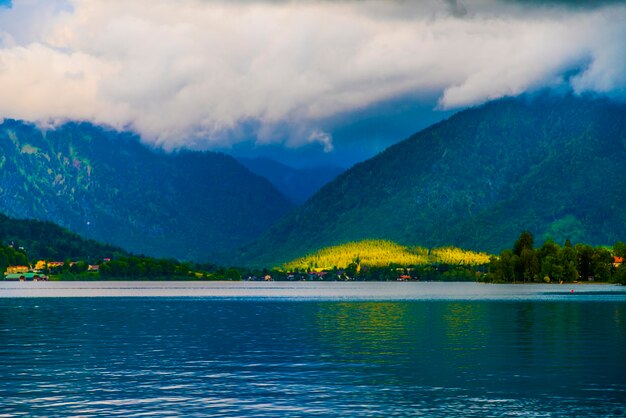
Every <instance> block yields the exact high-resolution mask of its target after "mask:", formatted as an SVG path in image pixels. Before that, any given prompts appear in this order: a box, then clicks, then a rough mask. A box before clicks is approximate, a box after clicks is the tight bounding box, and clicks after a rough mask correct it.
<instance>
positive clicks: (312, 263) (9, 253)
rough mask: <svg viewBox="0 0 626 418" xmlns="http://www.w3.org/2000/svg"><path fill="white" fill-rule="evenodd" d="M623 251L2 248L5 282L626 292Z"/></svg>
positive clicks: (525, 236)
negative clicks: (267, 253) (231, 259)
mask: <svg viewBox="0 0 626 418" xmlns="http://www.w3.org/2000/svg"><path fill="white" fill-rule="evenodd" d="M624 257H626V244H624V243H622V242H617V243H615V244H614V245H613V247H603V246H596V247H593V246H590V245H587V244H576V245H572V244H571V243H570V242H569V240H568V241H566V242H565V243H564V244H563V245H559V244H558V243H555V242H554V241H552V240H550V239H548V240H546V241H545V242H543V244H542V245H541V246H537V247H535V246H534V237H533V235H532V234H531V233H530V232H528V231H524V232H522V233H521V234H520V236H519V238H518V239H517V240H516V241H515V243H514V245H513V247H512V248H511V249H506V250H504V251H502V252H501V253H500V254H499V255H489V254H486V253H480V252H474V251H468V250H463V249H460V248H455V247H442V248H433V249H426V248H422V247H416V246H402V245H399V244H397V243H394V242H390V241H384V240H364V241H360V242H350V243H346V244H342V245H337V246H332V247H327V248H323V249H321V250H319V251H316V252H313V253H311V254H309V255H307V256H305V257H301V258H298V259H295V260H293V261H291V262H288V263H284V264H282V265H281V266H279V267H274V268H256V269H255V268H242V267H224V266H218V265H215V264H210V263H190V262H181V261H177V260H173V259H156V258H151V257H144V256H132V255H128V256H126V255H124V256H118V257H115V258H100V259H97V260H83V259H73V260H72V259H67V260H64V261H52V260H32V261H31V260H29V259H28V257H27V253H26V251H25V250H24V249H23V248H14V247H13V246H2V247H0V268H1V269H3V271H5V280H33V278H34V279H35V280H37V279H41V280H47V279H50V280H250V281H269V280H272V281H273V280H286V281H349V280H357V281H478V282H489V283H572V282H591V281H592V282H605V283H621V284H626V265H624V263H623V260H624Z"/></svg>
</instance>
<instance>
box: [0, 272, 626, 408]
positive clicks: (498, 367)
mask: <svg viewBox="0 0 626 418" xmlns="http://www.w3.org/2000/svg"><path fill="white" fill-rule="evenodd" d="M571 290H574V292H571ZM625 290H626V289H624V288H623V287H617V286H589V285H584V286H569V287H562V286H554V285H553V286H489V285H476V284H456V283H446V284H440V283H340V284H332V283H302V284H299V283H271V284H264V283H254V284H250V283H236V284H233V283H211V284H207V283H204V284H203V283H180V282H179V283H145V282H144V283H119V282H118V283H116V282H109V283H69V282H65V283H0V416H1V417H4V416H68V415H71V416H116V415H117V416H125V417H126V416H147V415H155V416H209V415H210V416H242V415H251V416H336V415H343V416H393V415H398V416H407V415H418V416H452V415H457V416H458V415H462V416H477V417H483V416H626V293H625V292H624V291H625ZM32 296H39V297H32ZM45 296H48V297H45ZM86 296H90V297H86ZM93 296H108V297H93ZM146 296H147V297H146Z"/></svg>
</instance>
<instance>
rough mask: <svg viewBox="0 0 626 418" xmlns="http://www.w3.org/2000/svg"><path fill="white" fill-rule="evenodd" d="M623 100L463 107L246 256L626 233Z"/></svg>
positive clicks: (350, 177) (324, 194) (275, 258)
mask: <svg viewBox="0 0 626 418" xmlns="http://www.w3.org/2000/svg"><path fill="white" fill-rule="evenodd" d="M625 162H626V104H623V103H622V104H620V103H615V102H611V101H609V100H605V99H592V98H580V97H573V96H566V97H552V96H542V97H535V98H516V99H503V100H498V101H494V102H491V103H488V104H486V105H483V106H480V107H477V108H474V109H469V110H466V111H462V112H459V113H458V114H456V115H454V116H453V117H451V118H450V119H448V120H446V121H443V122H440V123H438V124H436V125H433V126H432V127H430V128H428V129H425V130H423V131H421V132H419V133H417V134H415V135H414V136H412V137H411V138H409V139H407V140H405V141H403V142H401V143H398V144H396V145H394V146H392V147H390V148H389V149H387V150H386V151H384V152H382V153H381V154H379V155H378V156H376V157H374V158H372V159H370V160H368V161H365V162H363V163H360V164H357V165H356V166H354V167H353V168H352V169H350V170H348V171H347V172H345V173H344V174H342V175H340V176H339V177H338V178H337V179H336V180H335V181H333V182H331V183H330V184H328V185H327V186H325V187H324V188H322V189H321V190H320V191H319V192H318V193H317V194H316V195H315V196H313V197H312V198H311V199H310V200H309V201H308V202H307V203H306V204H305V205H304V206H303V207H301V208H298V209H297V210H295V211H294V212H292V213H291V214H290V215H289V216H287V217H286V218H284V219H283V220H282V221H281V222H280V223H279V224H277V225H275V226H274V227H273V228H271V229H270V230H269V231H268V232H267V233H266V234H264V235H263V236H262V237H261V238H260V239H259V240H258V241H257V242H256V243H255V244H253V245H250V246H248V247H247V248H245V249H244V250H243V251H242V252H241V260H240V262H242V263H244V262H248V263H250V264H257V265H259V264H261V265H262V264H266V265H267V264H280V263H283V262H286V261H287V260H291V259H294V258H296V257H301V256H302V255H303V254H308V253H311V252H312V251H315V250H318V249H320V248H323V247H326V246H330V245H335V244H340V243H344V242H349V241H358V240H363V239H387V240H392V241H395V242H398V243H399V244H402V245H409V244H411V243H420V245H424V246H427V247H438V246H447V245H454V246H457V247H461V248H468V249H473V250H478V251H486V252H490V253H498V252H500V251H501V250H502V249H504V248H505V247H506V246H507V245H508V243H510V242H512V241H514V240H515V238H516V235H517V234H518V233H519V231H521V230H525V229H528V230H530V231H531V232H532V233H533V234H534V235H535V236H536V237H537V238H538V241H539V242H541V241H542V240H544V239H546V238H547V237H552V238H553V239H554V240H555V241H556V242H564V240H565V239H567V238H569V239H571V240H572V241H573V242H579V241H585V242H587V243H590V244H592V245H598V244H610V243H613V242H615V241H618V240H620V239H623V238H624V237H625V236H626V164H625Z"/></svg>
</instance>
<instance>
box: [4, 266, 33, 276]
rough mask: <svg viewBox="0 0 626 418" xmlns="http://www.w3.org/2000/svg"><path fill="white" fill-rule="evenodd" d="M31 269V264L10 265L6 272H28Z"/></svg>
mask: <svg viewBox="0 0 626 418" xmlns="http://www.w3.org/2000/svg"><path fill="white" fill-rule="evenodd" d="M29 271H30V266H9V267H7V271H6V273H5V274H20V273H28V272H29Z"/></svg>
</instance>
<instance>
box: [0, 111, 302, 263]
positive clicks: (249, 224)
mask: <svg viewBox="0 0 626 418" xmlns="http://www.w3.org/2000/svg"><path fill="white" fill-rule="evenodd" d="M291 206H292V205H291V203H290V202H288V201H287V199H286V198H285V197H284V196H283V195H282V194H280V193H279V192H278V191H277V190H276V189H275V188H274V187H273V186H272V185H271V184H270V183H269V182H268V181H267V180H266V179H263V178H261V177H259V176H256V175H254V174H252V173H250V172H249V171H248V170H247V169H246V168H245V167H243V166H242V165H241V164H239V163H238V162H237V161H235V160H234V159H233V158H232V157H229V156H226V155H223V154H217V153H211V152H191V151H186V152H179V153H172V154H168V153H165V152H161V151H157V150H153V149H150V148H148V147H146V146H145V145H143V144H141V143H140V142H139V140H138V138H136V137H135V136H133V135H131V134H127V133H118V132H114V131H109V130H105V129H102V128H100V127H96V126H93V125H90V124H86V123H81V124H77V123H70V124H67V125H64V126H62V127H60V128H58V129H55V130H50V131H41V130H40V129H37V128H36V127H35V126H33V125H30V124H26V123H23V122H19V121H14V120H5V121H4V123H2V124H1V125H0V212H2V213H5V214H7V215H10V216H13V217H17V218H33V219H40V220H49V221H53V222H55V223H57V224H59V225H61V226H63V227H65V228H68V229H69V230H71V231H73V232H76V233H79V234H81V235H83V236H85V237H89V238H93V239H97V240H98V241H102V242H106V243H111V244H114V245H117V246H120V247H122V248H124V249H127V250H129V251H132V252H134V253H140V254H146V255H150V256H161V257H176V258H180V259H193V260H206V259H209V258H211V257H212V255H213V254H217V253H222V252H224V251H227V250H229V249H233V248H235V247H237V246H239V245H242V244H244V243H246V242H248V241H250V240H252V239H254V238H256V237H257V236H258V235H259V234H260V233H262V232H264V231H265V230H266V229H267V228H268V227H269V226H270V225H271V224H272V223H274V222H275V221H276V220H277V219H278V218H280V217H281V216H282V215H283V214H285V213H286V212H287V211H288V210H289V209H290V208H291Z"/></svg>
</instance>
